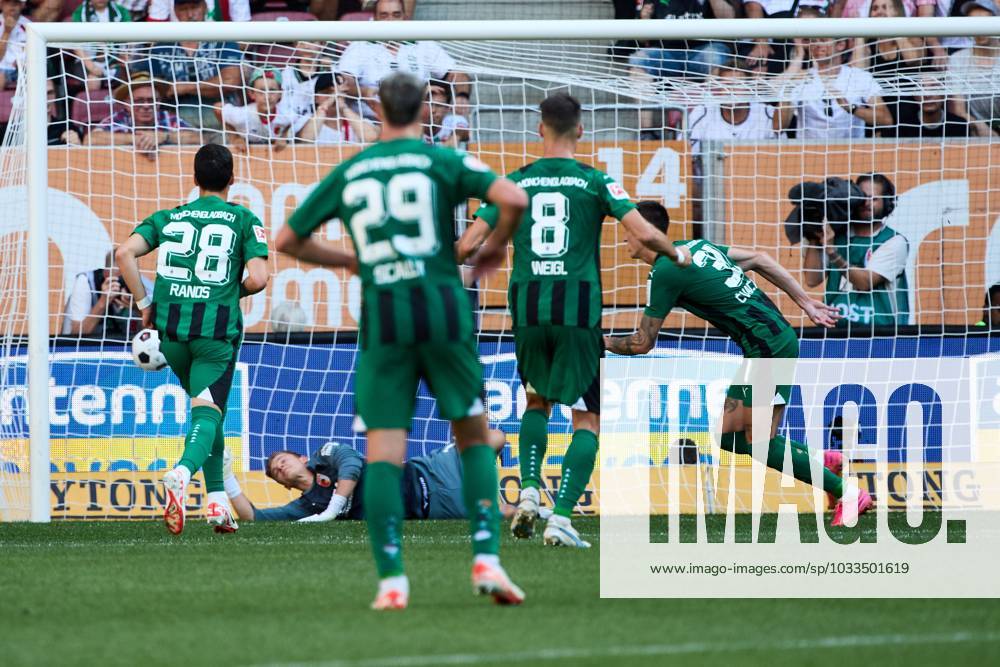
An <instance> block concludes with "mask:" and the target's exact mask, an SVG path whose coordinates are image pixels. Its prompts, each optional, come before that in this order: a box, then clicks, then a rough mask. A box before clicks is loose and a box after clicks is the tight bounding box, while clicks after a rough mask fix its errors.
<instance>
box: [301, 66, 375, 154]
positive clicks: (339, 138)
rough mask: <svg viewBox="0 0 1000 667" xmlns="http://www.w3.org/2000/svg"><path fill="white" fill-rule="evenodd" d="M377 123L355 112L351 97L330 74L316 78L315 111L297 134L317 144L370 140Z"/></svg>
mask: <svg viewBox="0 0 1000 667" xmlns="http://www.w3.org/2000/svg"><path fill="white" fill-rule="evenodd" d="M378 135H379V130H378V127H377V126H376V125H375V124H374V123H372V122H371V121H369V120H367V119H366V118H364V117H363V116H362V115H361V114H359V113H358V112H357V111H356V110H355V108H354V105H353V104H352V103H351V100H350V99H349V98H348V97H347V96H346V95H345V94H344V93H343V91H341V90H340V89H339V87H338V86H337V85H336V83H335V82H334V78H333V77H332V76H330V75H320V76H319V77H318V78H317V79H316V111H315V114H313V117H312V119H311V121H310V122H309V123H308V124H307V125H306V126H305V127H304V128H303V129H302V132H301V133H300V134H299V138H300V139H302V140H303V141H314V142H316V143H317V144H324V145H329V144H356V143H366V144H367V143H371V142H373V141H375V140H377V139H378Z"/></svg>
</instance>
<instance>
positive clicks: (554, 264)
mask: <svg viewBox="0 0 1000 667" xmlns="http://www.w3.org/2000/svg"><path fill="white" fill-rule="evenodd" d="M531 272H532V273H533V274H534V275H536V276H565V275H569V274H567V273H566V266H565V264H563V263H562V262H561V261H559V260H555V259H533V260H531Z"/></svg>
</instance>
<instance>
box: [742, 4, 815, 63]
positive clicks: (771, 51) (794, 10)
mask: <svg viewBox="0 0 1000 667" xmlns="http://www.w3.org/2000/svg"><path fill="white" fill-rule="evenodd" d="M741 1H742V3H743V15H744V17H745V18H748V19H763V18H769V19H779V18H781V19H790V18H795V17H797V16H799V12H801V10H802V9H810V10H813V11H815V12H816V13H817V14H818V15H822V10H823V9H824V8H825V7H826V4H827V2H826V0H741ZM790 49H791V45H790V44H789V42H788V40H781V39H778V40H770V39H767V38H766V37H765V38H760V39H755V40H751V41H747V42H742V43H741V44H740V45H739V46H738V47H737V51H738V55H740V56H741V57H743V58H745V59H746V61H747V68H748V69H750V70H762V69H766V70H767V71H768V72H770V73H771V74H780V73H781V72H783V71H784V69H785V67H786V65H787V64H788V61H789V59H790V58H789V51H790Z"/></svg>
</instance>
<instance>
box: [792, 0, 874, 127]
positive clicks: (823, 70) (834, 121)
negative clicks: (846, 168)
mask: <svg viewBox="0 0 1000 667" xmlns="http://www.w3.org/2000/svg"><path fill="white" fill-rule="evenodd" d="M801 15H805V16H815V15H817V14H816V13H815V12H813V11H810V12H809V13H806V12H805V11H803V12H800V16H801ZM806 50H807V51H808V54H809V58H810V60H811V62H812V67H810V69H809V71H808V73H807V74H806V78H805V80H804V81H803V82H802V83H801V84H799V86H798V87H797V88H796V90H795V91H794V92H793V99H792V104H791V106H789V105H788V104H787V103H785V104H780V105H779V106H778V115H779V121H778V123H779V127H781V128H788V127H789V126H790V125H791V121H792V115H793V113H794V116H795V117H796V118H797V120H798V136H799V138H802V139H823V140H830V139H850V138H858V137H863V136H865V133H866V131H868V129H869V128H877V127H879V126H888V125H891V124H892V114H891V113H890V112H889V109H888V108H887V107H886V105H885V103H884V102H883V101H882V89H881V87H880V86H879V85H878V82H877V81H876V80H875V78H874V77H873V76H872V75H871V74H869V73H868V72H866V71H865V70H863V69H859V68H857V67H852V66H850V65H844V64H842V59H843V52H842V51H841V50H840V49H839V47H838V41H837V40H835V39H827V38H819V39H810V40H807V46H806ZM798 66H799V63H798V62H795V63H793V65H792V66H790V69H791V68H793V67H798Z"/></svg>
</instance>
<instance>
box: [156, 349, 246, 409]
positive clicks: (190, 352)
mask: <svg viewBox="0 0 1000 667" xmlns="http://www.w3.org/2000/svg"><path fill="white" fill-rule="evenodd" d="M160 352H162V353H163V356H164V357H166V358H167V363H168V364H169V365H170V368H171V370H173V372H174V374H175V375H177V379H179V380H180V381H181V386H182V387H184V391H186V392H187V394H188V396H190V397H191V398H200V399H203V400H206V401H211V402H212V403H214V404H215V405H216V406H217V407H218V408H219V409H220V410H222V411H223V412H225V411H226V401H227V400H228V399H229V388H230V387H231V386H232V384H233V372H234V371H235V370H236V360H237V358H238V357H239V352H240V344H239V341H236V342H234V341H225V340H215V339H212V338H195V339H194V340H190V341H185V342H180V341H171V340H161V341H160Z"/></svg>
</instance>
